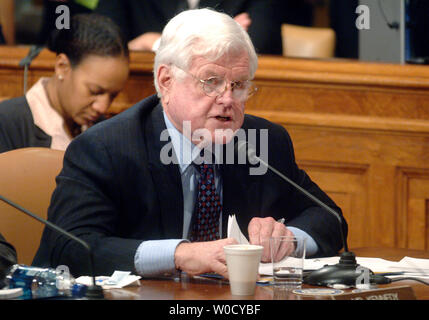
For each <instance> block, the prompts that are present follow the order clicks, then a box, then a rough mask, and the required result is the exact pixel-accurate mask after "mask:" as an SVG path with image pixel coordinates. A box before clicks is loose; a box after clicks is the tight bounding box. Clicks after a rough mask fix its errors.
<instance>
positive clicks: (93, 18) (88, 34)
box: [48, 13, 129, 67]
mask: <svg viewBox="0 0 429 320" xmlns="http://www.w3.org/2000/svg"><path fill="white" fill-rule="evenodd" d="M48 49H49V50H51V51H53V52H55V53H56V54H60V53H64V54H65V55H67V57H68V59H69V60H70V63H71V65H72V67H75V66H77V65H78V64H79V63H80V62H81V61H82V60H83V59H84V58H85V57H86V56H88V55H97V56H102V57H117V56H124V57H126V58H127V59H128V58H129V51H128V44H127V41H126V39H125V38H124V36H123V35H122V32H121V30H120V28H119V27H118V26H117V25H116V24H115V23H114V22H113V21H112V20H111V19H110V18H108V17H106V16H102V15H99V14H95V13H88V14H77V15H75V16H73V17H72V18H71V21H70V29H60V30H59V29H55V30H54V31H53V32H52V34H51V35H50V37H49V40H48Z"/></svg>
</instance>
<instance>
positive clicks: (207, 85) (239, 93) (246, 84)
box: [176, 66, 258, 102]
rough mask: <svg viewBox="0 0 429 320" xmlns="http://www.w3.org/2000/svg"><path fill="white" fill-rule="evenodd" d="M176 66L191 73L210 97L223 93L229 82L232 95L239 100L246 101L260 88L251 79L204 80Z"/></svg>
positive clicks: (217, 78)
mask: <svg viewBox="0 0 429 320" xmlns="http://www.w3.org/2000/svg"><path fill="white" fill-rule="evenodd" d="M176 68H178V69H180V70H182V71H183V72H185V73H186V74H188V75H190V76H191V77H192V78H194V79H195V80H197V81H198V82H199V83H200V85H201V88H202V89H203V92H204V93H205V94H206V95H207V96H209V97H217V96H220V95H222V94H223V93H224V92H225V91H226V89H227V88H228V84H229V85H230V87H231V91H232V97H233V98H234V99H236V100H238V101H242V102H244V101H246V100H247V99H249V98H250V97H251V96H252V95H254V94H255V93H256V91H258V88H257V87H255V85H254V84H253V83H252V81H251V80H242V81H230V82H228V81H226V79H224V78H220V77H210V78H208V79H205V80H202V79H199V78H197V77H196V76H194V75H193V74H192V73H189V72H187V71H186V70H183V69H182V68H179V67H177V66H176Z"/></svg>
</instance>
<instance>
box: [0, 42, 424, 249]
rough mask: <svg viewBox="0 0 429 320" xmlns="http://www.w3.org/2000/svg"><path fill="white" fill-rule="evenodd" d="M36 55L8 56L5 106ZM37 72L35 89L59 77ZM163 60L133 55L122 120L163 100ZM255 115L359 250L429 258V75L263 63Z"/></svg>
mask: <svg viewBox="0 0 429 320" xmlns="http://www.w3.org/2000/svg"><path fill="white" fill-rule="evenodd" d="M27 51H28V48H12V47H3V48H0V81H1V84H2V85H1V86H0V97H1V98H8V97H13V96H19V95H22V77H23V72H22V69H20V68H18V62H19V60H20V59H21V58H23V57H24V56H25V55H26V53H27ZM54 59H55V57H54V55H53V54H52V53H49V52H46V51H44V52H42V54H41V55H40V56H39V57H38V58H37V59H36V60H35V61H34V62H33V64H32V66H31V67H30V72H29V83H30V85H31V84H32V83H34V82H35V81H36V80H37V79H38V78H39V77H40V76H46V75H50V74H52V70H53V65H54ZM152 64H153V54H151V53H144V52H140V53H132V55H131V76H130V79H129V81H128V83H127V86H126V88H125V90H124V91H123V92H122V93H121V94H120V95H119V96H118V98H117V99H116V100H115V102H114V104H113V105H112V107H111V109H110V113H111V114H112V115H114V114H117V113H118V112H121V111H122V110H124V109H126V108H128V107H129V106H131V105H132V104H134V103H135V102H137V101H139V100H140V99H142V98H144V97H146V96H148V95H150V94H152V93H154V92H155V89H154V86H153V78H152ZM255 82H256V84H257V86H258V87H259V91H258V93H257V94H256V95H255V96H254V97H252V98H251V99H250V100H249V102H248V104H247V107H246V108H247V113H251V114H255V115H258V116H262V117H265V118H267V119H269V120H271V121H274V122H277V123H280V124H282V125H283V126H285V127H286V128H287V129H288V131H289V132H290V134H291V136H292V139H293V142H294V146H295V151H296V158H297V161H298V163H299V165H300V166H301V167H302V168H303V169H305V170H306V171H307V172H308V173H309V175H310V176H311V177H312V178H313V179H314V180H315V181H316V182H317V183H318V184H319V185H320V186H321V187H322V189H324V190H325V191H326V192H327V193H328V194H329V195H330V196H332V197H333V199H334V200H335V201H336V202H337V203H338V204H339V205H340V206H341V207H342V209H343V211H344V215H345V216H346V219H347V220H348V223H349V228H350V232H349V238H348V240H349V246H350V247H361V246H384V247H400V248H412V249H425V250H426V249H428V246H429V243H428V242H429V222H428V218H429V209H428V207H429V206H428V203H429V67H426V66H412V65H406V66H404V65H389V64H378V63H362V62H356V61H346V60H332V61H317V60H303V59H290V58H289V59H288V58H284V57H274V56H262V57H260V60H259V68H258V71H257V73H256V77H255Z"/></svg>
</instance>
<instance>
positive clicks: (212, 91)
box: [199, 77, 257, 100]
mask: <svg viewBox="0 0 429 320" xmlns="http://www.w3.org/2000/svg"><path fill="white" fill-rule="evenodd" d="M199 81H200V82H201V84H202V87H203V91H204V93H205V94H206V95H208V96H209V97H216V96H218V95H221V94H223V93H224V92H225V90H226V89H227V86H228V83H227V81H226V80H225V79H222V78H217V77H212V78H209V79H207V80H199ZM230 84H231V90H232V95H233V97H234V99H237V100H247V99H248V98H249V97H251V96H252V95H253V94H254V93H255V92H256V90H257V88H256V87H255V86H254V85H253V83H252V81H250V80H243V81H233V82H230Z"/></svg>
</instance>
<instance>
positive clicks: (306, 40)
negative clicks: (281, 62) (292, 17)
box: [281, 24, 336, 58]
mask: <svg viewBox="0 0 429 320" xmlns="http://www.w3.org/2000/svg"><path fill="white" fill-rule="evenodd" d="M281 28H282V43H283V56H288V57H301V58H331V57H333V56H334V52H335V41H336V40H335V38H336V37H335V31H334V30H333V29H331V28H316V27H303V26H296V25H292V24H282V26H281Z"/></svg>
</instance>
